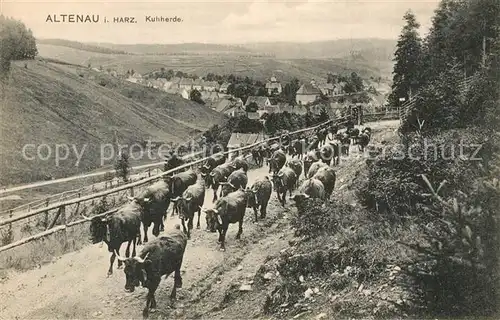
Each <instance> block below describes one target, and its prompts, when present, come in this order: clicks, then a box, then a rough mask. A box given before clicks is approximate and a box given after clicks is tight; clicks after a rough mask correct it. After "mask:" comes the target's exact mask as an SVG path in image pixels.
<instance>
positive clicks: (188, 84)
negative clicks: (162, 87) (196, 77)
mask: <svg viewBox="0 0 500 320" xmlns="http://www.w3.org/2000/svg"><path fill="white" fill-rule="evenodd" d="M193 83H194V81H193V79H191V78H182V79H181V81H180V82H179V89H186V90H191V89H193Z"/></svg>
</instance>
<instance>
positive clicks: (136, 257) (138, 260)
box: [134, 252, 149, 263]
mask: <svg viewBox="0 0 500 320" xmlns="http://www.w3.org/2000/svg"><path fill="white" fill-rule="evenodd" d="M148 256H149V252H148V253H146V255H145V256H144V258H143V259H141V257H139V256H135V257H134V259H135V260H136V261H137V262H139V263H144V261H146V258H147V257H148Z"/></svg>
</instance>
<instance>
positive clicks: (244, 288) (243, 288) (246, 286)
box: [240, 284, 252, 292]
mask: <svg viewBox="0 0 500 320" xmlns="http://www.w3.org/2000/svg"><path fill="white" fill-rule="evenodd" d="M240 291H244V292H246V291H252V286H251V285H250V284H242V285H241V287H240Z"/></svg>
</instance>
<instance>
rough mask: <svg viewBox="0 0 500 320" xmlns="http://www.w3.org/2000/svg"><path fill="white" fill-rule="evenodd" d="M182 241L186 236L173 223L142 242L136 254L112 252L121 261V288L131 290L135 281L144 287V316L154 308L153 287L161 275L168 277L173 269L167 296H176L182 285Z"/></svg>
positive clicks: (171, 297) (155, 287) (184, 242)
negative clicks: (159, 233)
mask: <svg viewBox="0 0 500 320" xmlns="http://www.w3.org/2000/svg"><path fill="white" fill-rule="evenodd" d="M186 245H187V236H186V234H184V232H182V231H180V226H179V225H176V226H175V230H173V231H170V232H169V233H168V234H167V235H164V236H161V237H159V238H156V239H154V240H153V241H151V242H150V243H148V244H146V245H145V246H144V248H143V249H142V251H141V253H140V254H139V256H137V257H134V258H122V257H120V256H119V255H118V253H117V252H116V253H113V254H116V255H117V256H118V261H119V262H123V263H124V264H125V268H124V270H123V271H124V272H125V279H126V280H125V290H126V291H128V292H134V290H135V287H138V286H139V285H142V286H143V287H146V288H148V295H147V298H146V307H145V308H144V310H143V311H142V315H143V317H144V318H147V317H148V315H149V309H150V308H151V309H155V308H156V299H155V291H156V289H157V288H158V286H159V284H160V281H161V277H162V276H163V275H165V279H168V277H169V276H170V274H171V273H172V272H174V286H173V288H172V292H171V293H170V299H171V300H174V299H175V298H176V289H177V288H182V277H181V266H182V260H183V258H184V253H185V251H186Z"/></svg>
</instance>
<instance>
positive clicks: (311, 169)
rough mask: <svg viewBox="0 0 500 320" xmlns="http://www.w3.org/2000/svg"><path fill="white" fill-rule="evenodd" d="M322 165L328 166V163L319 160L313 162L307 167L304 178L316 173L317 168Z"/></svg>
mask: <svg viewBox="0 0 500 320" xmlns="http://www.w3.org/2000/svg"><path fill="white" fill-rule="evenodd" d="M323 167H328V165H327V164H325V163H323V162H321V161H317V162H314V163H313V164H312V165H311V167H310V168H309V171H307V176H306V178H312V177H313V176H314V175H315V174H316V172H318V170H319V169H320V168H323Z"/></svg>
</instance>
